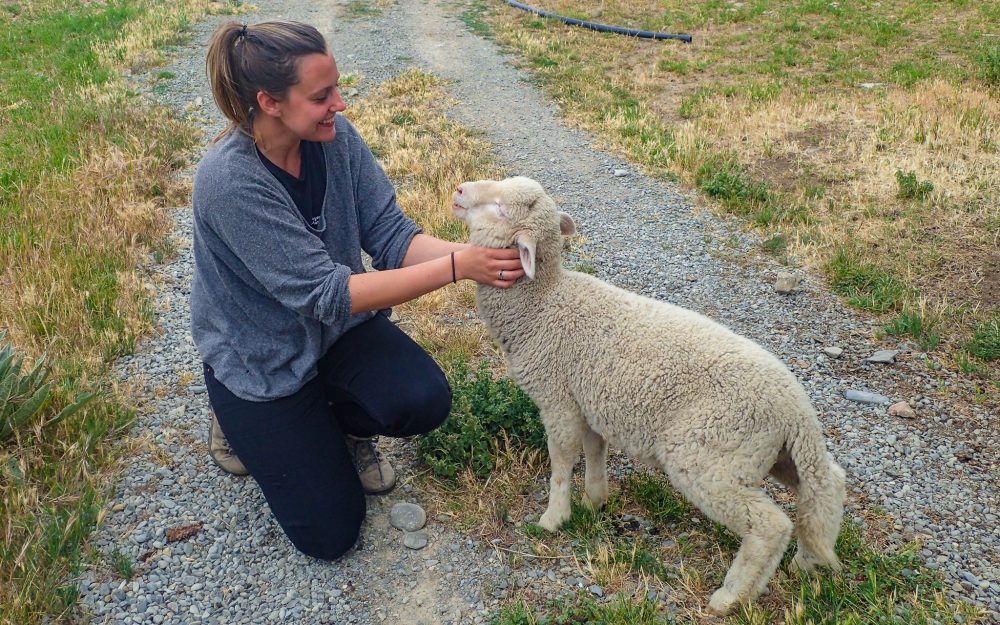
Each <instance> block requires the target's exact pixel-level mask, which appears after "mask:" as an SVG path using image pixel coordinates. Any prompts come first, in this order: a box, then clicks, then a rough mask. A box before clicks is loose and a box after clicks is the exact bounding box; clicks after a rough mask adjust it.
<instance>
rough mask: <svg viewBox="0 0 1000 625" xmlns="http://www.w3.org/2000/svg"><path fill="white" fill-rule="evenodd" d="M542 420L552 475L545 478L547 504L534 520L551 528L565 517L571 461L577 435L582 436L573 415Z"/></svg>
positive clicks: (576, 451) (576, 452)
mask: <svg viewBox="0 0 1000 625" xmlns="http://www.w3.org/2000/svg"><path fill="white" fill-rule="evenodd" d="M543 421H544V422H545V424H546V425H545V430H546V434H547V435H548V437H549V461H550V463H551V465H552V478H551V480H550V481H549V507H548V508H547V509H546V510H545V514H543V515H542V518H541V519H539V520H538V525H540V526H541V527H542V529H545V530H548V531H550V532H554V531H556V530H558V529H559V526H561V525H562V524H563V523H565V522H566V521H567V520H568V519H569V515H570V488H571V486H572V478H573V465H574V464H576V461H577V458H578V457H579V454H580V439H581V438H582V437H583V432H582V431H581V428H580V424H579V423H578V422H577V421H576V420H575V419H574V420H570V419H563V420H557V419H551V418H549V419H545V418H544V417H543Z"/></svg>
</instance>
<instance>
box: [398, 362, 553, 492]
mask: <svg viewBox="0 0 1000 625" xmlns="http://www.w3.org/2000/svg"><path fill="white" fill-rule="evenodd" d="M448 381H449V383H450V384H451V388H452V396H453V399H452V407H451V415H450V416H449V417H448V420H447V421H445V423H444V424H443V425H442V426H441V427H439V428H438V429H436V430H434V431H433V432H430V433H428V434H425V435H424V436H421V437H420V438H419V439H418V441H417V449H418V451H419V453H420V457H421V458H422V459H423V460H424V462H426V463H427V465H428V466H430V467H431V470H432V471H433V472H434V473H435V474H436V475H438V476H440V477H443V478H454V477H456V476H457V475H458V474H459V473H460V472H461V471H462V470H463V469H465V468H466V467H468V468H470V469H472V471H473V472H474V473H475V474H476V475H477V476H478V477H480V478H486V477H488V476H489V474H490V473H491V472H492V471H493V469H494V468H495V466H496V453H497V444H498V442H499V441H502V440H504V438H505V437H506V438H507V439H509V440H510V441H511V442H513V443H516V444H518V445H521V446H524V447H527V448H529V449H539V450H544V449H545V448H546V439H545V427H544V426H543V425H542V422H541V419H539V417H538V407H537V406H535V404H534V402H532V401H531V398H530V397H528V396H527V395H526V394H525V393H524V391H522V390H521V389H520V388H518V387H517V385H516V384H514V382H513V381H512V380H510V379H509V378H494V377H493V376H492V375H491V374H490V372H489V369H488V363H486V362H485V361H484V362H481V363H480V364H479V368H478V369H477V370H476V372H475V374H472V373H470V372H469V369H468V365H467V364H466V363H465V362H464V361H458V362H456V363H455V364H454V366H453V367H452V370H451V373H450V374H449V376H448Z"/></svg>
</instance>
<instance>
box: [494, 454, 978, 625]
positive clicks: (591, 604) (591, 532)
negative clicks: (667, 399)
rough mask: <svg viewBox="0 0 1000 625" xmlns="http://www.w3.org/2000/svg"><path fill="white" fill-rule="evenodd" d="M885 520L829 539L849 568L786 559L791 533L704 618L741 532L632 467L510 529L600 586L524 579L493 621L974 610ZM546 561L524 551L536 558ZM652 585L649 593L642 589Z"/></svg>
mask: <svg viewBox="0 0 1000 625" xmlns="http://www.w3.org/2000/svg"><path fill="white" fill-rule="evenodd" d="M779 497H780V495H779ZM636 504H639V508H638V509H637V508H636ZM886 527H887V522H886V520H885V519H881V518H879V517H878V516H873V515H870V518H869V521H868V529H866V530H863V529H862V528H861V527H860V526H858V525H855V524H854V523H853V522H847V523H845V525H844V528H843V530H842V532H841V535H840V538H839V540H838V544H837V552H838V555H839V556H840V557H841V560H842V562H843V564H844V567H845V568H844V571H842V572H841V573H836V574H834V573H830V572H820V573H817V574H812V575H800V574H798V573H797V572H795V571H793V570H792V569H790V568H789V563H790V561H791V557H792V555H793V554H794V545H790V546H789V549H788V551H787V552H786V554H785V557H784V558H783V560H782V563H781V566H780V567H779V570H778V572H777V573H776V574H775V576H774V578H773V579H772V581H771V584H770V589H771V592H770V593H769V594H768V595H765V596H763V597H761V598H760V599H758V600H757V601H756V602H754V603H752V604H749V605H746V606H743V607H742V608H740V609H739V610H737V611H736V612H735V613H734V614H732V615H730V616H728V617H727V618H725V619H714V620H713V619H707V618H706V615H705V614H704V612H703V611H702V608H703V606H704V603H705V600H706V598H707V596H708V595H709V594H710V593H711V592H712V590H714V588H715V587H716V586H717V585H718V584H720V583H721V581H722V577H723V575H724V573H725V571H726V568H727V566H728V564H729V561H730V560H731V558H732V556H733V554H734V553H735V550H736V549H737V547H738V542H737V541H736V540H735V539H734V537H733V536H732V535H731V534H729V533H728V532H726V531H724V530H722V529H721V528H719V527H718V526H717V525H715V524H713V523H711V522H710V521H708V520H707V519H704V518H703V517H701V516H700V515H699V514H698V512H697V511H696V510H694V509H693V508H691V507H690V506H689V505H688V504H687V503H686V502H684V501H683V500H682V499H680V498H679V497H678V496H677V494H676V493H675V492H674V491H673V490H672V489H671V488H670V486H669V485H668V484H667V483H666V482H665V481H664V480H663V478H662V477H658V476H656V475H653V474H642V473H640V474H635V475H633V476H631V477H630V478H628V479H627V480H626V482H625V483H624V484H623V485H622V490H621V491H620V492H619V493H612V496H611V499H610V500H609V502H608V505H607V507H606V508H605V509H604V510H603V511H602V512H600V513H594V511H592V510H590V509H589V508H587V507H586V506H583V505H581V504H579V503H576V502H574V506H573V513H572V516H571V518H570V520H569V521H568V522H567V524H566V526H565V527H564V528H563V529H562V530H561V531H560V532H559V533H558V534H555V535H549V534H547V533H545V532H543V531H541V530H540V529H538V528H537V526H535V525H533V524H530V523H528V524H524V525H522V526H521V529H520V530H515V531H520V532H522V533H523V535H524V537H525V538H524V539H525V540H529V541H532V542H533V543H534V544H535V545H537V546H536V548H535V552H536V553H539V554H544V555H546V556H549V557H554V556H556V555H562V556H563V559H562V560H561V561H565V560H566V559H573V560H574V561H575V562H576V563H577V564H576V568H577V571H578V574H579V575H580V576H581V578H582V579H583V584H584V586H585V587H589V586H590V585H593V584H597V585H599V586H600V587H601V588H602V591H603V593H604V595H605V596H604V597H603V598H596V597H594V596H593V595H592V594H590V593H588V592H567V591H565V590H562V591H555V593H554V594H555V595H556V598H555V599H551V600H541V601H536V600H534V599H535V598H536V597H543V596H549V595H552V594H553V590H554V589H553V588H551V587H549V588H538V589H534V590H532V589H530V588H527V589H525V590H524V591H523V592H522V594H521V595H520V596H515V597H514V598H513V600H512V601H510V602H509V603H508V604H507V605H505V606H504V608H503V609H502V610H501V612H500V614H499V615H498V616H497V617H496V619H495V620H494V623H498V624H499V623H538V624H541V623H546V624H551V623H607V624H618V623H621V624H625V623H634V622H643V623H646V622H648V623H700V622H713V623H727V624H737V623H738V624H746V625H763V624H765V623H779V622H780V623H796V624H801V625H806V624H807V623H812V624H816V625H818V624H829V625H835V624H841V623H858V624H861V623H866V624H867V623H878V624H882V623H884V624H887V625H888V624H898V623H920V624H926V625H931V624H932V623H959V622H966V623H969V622H982V621H977V619H978V618H980V617H979V613H978V612H977V611H976V609H974V608H973V607H971V606H969V605H967V604H956V603H953V602H949V601H947V600H946V599H945V598H944V590H945V588H944V585H943V582H942V581H941V578H940V575H939V574H938V573H937V572H935V571H932V570H930V569H926V568H923V567H922V566H921V564H920V558H919V556H918V551H919V545H915V544H914V545H909V546H906V547H903V548H900V549H887V548H886V547H885V545H884V538H883V536H884V531H885V530H886ZM517 564H518V563H515V567H516V566H517ZM542 565H543V562H542V561H539V560H531V561H530V566H532V567H539V566H542ZM651 592H652V593H653V596H655V597H656V598H657V600H650V596H651V595H650V593H651Z"/></svg>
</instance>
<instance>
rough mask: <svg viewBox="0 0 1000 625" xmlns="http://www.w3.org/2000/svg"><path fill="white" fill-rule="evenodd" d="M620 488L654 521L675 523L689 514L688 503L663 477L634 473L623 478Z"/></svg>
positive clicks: (664, 523)
mask: <svg viewBox="0 0 1000 625" xmlns="http://www.w3.org/2000/svg"><path fill="white" fill-rule="evenodd" d="M622 489H623V490H624V491H625V492H626V493H627V496H628V498H629V499H631V500H633V501H635V502H636V503H638V504H639V505H640V506H642V508H643V509H644V510H645V511H646V514H648V515H649V518H650V520H652V521H653V522H654V523H658V524H660V525H666V524H669V523H677V522H680V521H682V520H684V518H686V517H687V516H689V515H690V514H691V506H690V504H688V502H687V501H685V500H684V498H683V497H681V496H680V495H679V494H677V491H675V490H674V489H673V488H672V487H671V486H670V484H668V483H667V482H666V480H664V479H663V478H660V477H655V476H652V475H649V474H646V473H636V474H634V475H630V476H628V477H627V478H626V479H625V483H624V484H623V485H622Z"/></svg>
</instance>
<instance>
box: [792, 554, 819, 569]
mask: <svg viewBox="0 0 1000 625" xmlns="http://www.w3.org/2000/svg"><path fill="white" fill-rule="evenodd" d="M816 564H817V562H816V560H815V559H814V558H813V557H812V556H811V555H809V554H807V553H803V551H802V550H801V549H800V550H799V551H798V552H797V553H796V554H795V557H794V558H792V566H793V567H795V568H796V569H798V570H799V572H801V573H809V572H810V571H812V570H813V569H815V568H816Z"/></svg>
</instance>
